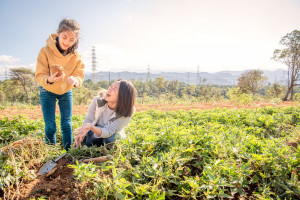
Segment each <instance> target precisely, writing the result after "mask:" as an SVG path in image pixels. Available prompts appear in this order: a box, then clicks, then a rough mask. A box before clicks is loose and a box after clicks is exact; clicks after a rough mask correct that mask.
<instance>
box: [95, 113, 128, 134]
mask: <svg viewBox="0 0 300 200" xmlns="http://www.w3.org/2000/svg"><path fill="white" fill-rule="evenodd" d="M130 119H131V117H121V118H119V119H117V120H116V121H114V122H112V123H110V124H108V125H105V126H104V127H103V128H101V130H102V134H101V136H100V137H99V136H98V137H97V135H96V134H94V137H96V138H109V137H110V136H112V135H113V134H114V133H119V132H120V131H121V130H122V129H124V128H125V127H126V126H127V125H128V124H129V122H130Z"/></svg>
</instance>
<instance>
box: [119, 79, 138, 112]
mask: <svg viewBox="0 0 300 200" xmlns="http://www.w3.org/2000/svg"><path fill="white" fill-rule="evenodd" d="M119 81H120V88H119V94H118V102H117V107H116V113H117V114H119V115H121V116H123V117H131V116H132V115H133V112H134V104H135V88H134V85H133V84H132V83H131V82H130V81H127V80H119Z"/></svg>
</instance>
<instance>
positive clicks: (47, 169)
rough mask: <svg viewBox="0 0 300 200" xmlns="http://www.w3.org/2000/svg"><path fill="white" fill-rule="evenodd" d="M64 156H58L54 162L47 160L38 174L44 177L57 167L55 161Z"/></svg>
mask: <svg viewBox="0 0 300 200" xmlns="http://www.w3.org/2000/svg"><path fill="white" fill-rule="evenodd" d="M66 155H67V153H64V154H62V155H60V156H59V157H58V158H56V159H55V160H54V161H53V160H49V161H48V162H46V163H45V164H44V165H43V166H42V167H41V169H40V170H39V172H38V174H40V175H44V174H47V173H48V172H50V171H51V170H52V169H53V168H54V167H55V166H56V165H57V161H58V160H60V159H61V158H63V157H65V156H66Z"/></svg>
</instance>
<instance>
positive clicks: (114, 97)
mask: <svg viewBox="0 0 300 200" xmlns="http://www.w3.org/2000/svg"><path fill="white" fill-rule="evenodd" d="M119 88H120V81H118V82H115V83H113V84H112V85H111V86H110V87H109V88H108V90H107V93H106V97H105V100H106V101H107V102H110V103H117V101H118V96H119Z"/></svg>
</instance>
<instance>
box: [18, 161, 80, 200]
mask: <svg viewBox="0 0 300 200" xmlns="http://www.w3.org/2000/svg"><path fill="white" fill-rule="evenodd" d="M70 164H73V163H72V159H71V158H70V157H66V158H62V159H60V160H59V161H58V164H57V166H56V167H55V168H54V169H53V170H52V171H51V172H49V173H48V174H46V175H38V176H37V178H36V179H35V180H33V181H31V182H29V183H23V184H21V185H20V186H19V192H20V196H19V198H20V199H38V198H39V197H47V199H48V200H54V199H55V200H59V199H70V200H71V199H72V200H77V199H84V197H83V196H82V195H83V194H84V192H81V191H80V187H78V184H79V183H78V182H77V181H76V180H75V178H74V175H73V172H74V170H73V169H72V168H69V167H68V165H70ZM36 172H38V169H36ZM50 173H52V174H51V175H50Z"/></svg>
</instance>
